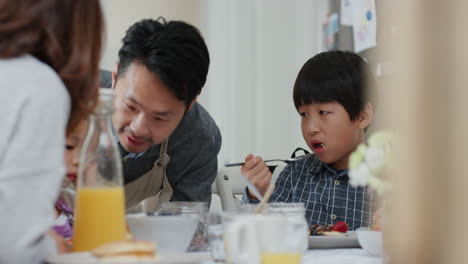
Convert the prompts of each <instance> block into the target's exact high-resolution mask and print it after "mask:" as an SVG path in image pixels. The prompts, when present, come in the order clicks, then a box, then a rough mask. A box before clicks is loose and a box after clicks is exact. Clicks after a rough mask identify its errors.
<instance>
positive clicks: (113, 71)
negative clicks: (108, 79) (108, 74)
mask: <svg viewBox="0 0 468 264" xmlns="http://www.w3.org/2000/svg"><path fill="white" fill-rule="evenodd" d="M118 68H119V62H118V61H116V62H115V65H114V69H113V70H112V89H114V88H115V81H116V80H117V69H118Z"/></svg>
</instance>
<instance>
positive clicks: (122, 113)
mask: <svg viewBox="0 0 468 264" xmlns="http://www.w3.org/2000/svg"><path fill="white" fill-rule="evenodd" d="M114 89H115V95H116V97H115V104H114V105H115V113H114V115H113V117H112V121H113V124H114V127H115V129H116V130H117V132H118V136H119V141H120V144H121V145H122V146H123V147H124V148H125V149H126V150H127V151H128V152H133V153H139V152H143V151H145V150H147V149H148V148H150V147H151V146H153V145H155V144H159V143H161V142H163V141H164V140H166V139H167V138H169V136H170V135H171V134H172V132H173V131H174V129H175V128H176V127H177V125H178V124H179V123H180V121H181V120H182V118H183V116H184V113H185V109H186V105H185V103H184V102H183V101H179V100H178V99H177V97H176V96H175V95H174V94H173V93H172V92H171V91H170V90H169V88H168V87H167V86H166V85H165V84H164V83H163V82H162V81H161V80H160V79H159V77H158V76H157V75H156V74H155V73H153V72H150V71H149V70H148V69H147V68H146V66H144V65H143V64H140V63H138V62H133V63H131V64H130V65H129V66H128V69H127V71H126V72H125V73H124V74H122V75H121V76H119V77H118V79H117V80H114Z"/></svg>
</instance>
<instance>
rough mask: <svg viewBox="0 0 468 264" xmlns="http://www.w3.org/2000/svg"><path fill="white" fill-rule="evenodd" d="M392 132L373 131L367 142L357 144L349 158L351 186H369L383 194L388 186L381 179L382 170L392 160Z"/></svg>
mask: <svg viewBox="0 0 468 264" xmlns="http://www.w3.org/2000/svg"><path fill="white" fill-rule="evenodd" d="M393 138H394V136H393V134H392V133H391V132H389V131H377V132H375V133H373V134H372V135H371V136H370V137H369V139H368V141H367V144H365V143H362V144H359V146H358V147H357V149H356V150H355V151H354V152H353V153H351V156H350V158H349V169H350V171H349V178H350V184H351V185H352V186H367V185H368V186H370V187H371V188H372V189H374V190H375V191H377V193H379V194H383V193H384V192H385V191H386V190H387V189H388V188H389V186H388V185H387V184H386V183H385V182H384V181H383V180H382V176H381V174H382V172H383V170H384V169H385V167H386V166H388V165H390V164H391V163H392V162H393V159H394V158H393V156H392V141H393Z"/></svg>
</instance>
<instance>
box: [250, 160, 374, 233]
mask: <svg viewBox="0 0 468 264" xmlns="http://www.w3.org/2000/svg"><path fill="white" fill-rule="evenodd" d="M347 174H348V170H344V171H341V172H339V173H337V171H336V170H334V169H333V168H331V167H329V166H328V165H327V164H325V163H323V162H321V161H320V160H319V159H318V158H317V157H316V156H315V155H310V156H307V157H306V158H305V159H302V160H298V161H296V162H293V163H291V164H289V165H288V166H286V168H284V170H283V171H282V172H281V174H280V175H279V176H278V179H277V180H276V183H275V184H276V187H275V191H274V192H273V194H272V196H271V198H270V201H269V202H292V203H304V204H305V207H306V219H307V221H308V222H309V224H310V225H314V224H321V225H324V224H334V223H336V222H338V221H344V222H346V223H347V224H348V227H349V229H350V230H354V229H356V228H358V227H361V226H363V227H367V226H369V224H370V223H371V217H372V213H371V212H372V208H371V205H372V203H371V200H372V192H371V191H370V190H369V189H368V188H367V187H357V188H356V187H352V186H350V185H349V183H348V180H349V178H348V175H347ZM249 202H255V201H252V200H250V199H249V198H248V197H247V195H246V193H244V196H243V198H242V203H249ZM257 202H258V201H257Z"/></svg>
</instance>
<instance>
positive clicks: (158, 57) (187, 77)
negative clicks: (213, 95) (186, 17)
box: [117, 17, 210, 106]
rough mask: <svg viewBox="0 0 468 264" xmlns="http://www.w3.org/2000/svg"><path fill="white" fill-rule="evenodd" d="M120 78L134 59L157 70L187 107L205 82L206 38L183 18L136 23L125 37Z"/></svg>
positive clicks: (121, 50)
mask: <svg viewBox="0 0 468 264" xmlns="http://www.w3.org/2000/svg"><path fill="white" fill-rule="evenodd" d="M122 43H123V45H122V48H121V49H120V50H119V66H118V69H117V78H118V77H119V76H122V74H125V72H126V70H127V69H128V66H129V65H130V64H131V63H132V62H139V63H142V64H143V65H145V66H146V68H147V69H148V70H149V71H151V72H153V73H155V74H156V75H157V76H158V78H159V79H160V80H161V81H162V82H163V83H164V84H165V85H166V86H168V87H169V89H171V91H172V92H173V93H174V94H175V96H176V97H177V99H179V100H180V101H184V102H185V104H186V105H187V106H188V105H189V104H190V103H191V102H192V101H193V99H195V97H196V96H197V95H199V94H200V92H201V89H202V87H203V85H205V82H206V76H207V74H208V68H209V65H210V57H209V53H208V48H207V47H206V44H205V41H204V39H203V37H202V36H201V34H200V31H198V29H197V28H195V27H194V26H192V25H189V24H187V23H185V22H182V21H169V22H167V21H166V20H165V19H164V18H162V17H160V18H158V19H157V20H153V19H144V20H141V21H139V22H137V23H135V24H133V25H132V26H131V27H130V28H129V29H128V30H127V33H126V34H125V37H124V38H123V39H122Z"/></svg>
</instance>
